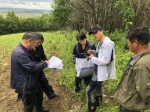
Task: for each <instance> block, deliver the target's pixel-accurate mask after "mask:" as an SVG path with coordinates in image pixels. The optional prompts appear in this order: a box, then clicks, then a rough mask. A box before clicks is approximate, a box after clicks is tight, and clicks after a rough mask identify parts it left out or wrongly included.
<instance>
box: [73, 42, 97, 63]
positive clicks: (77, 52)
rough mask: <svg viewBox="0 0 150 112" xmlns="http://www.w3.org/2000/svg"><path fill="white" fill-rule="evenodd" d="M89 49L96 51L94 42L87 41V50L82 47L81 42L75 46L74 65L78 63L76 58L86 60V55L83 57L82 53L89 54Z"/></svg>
mask: <svg viewBox="0 0 150 112" xmlns="http://www.w3.org/2000/svg"><path fill="white" fill-rule="evenodd" d="M89 49H91V50H96V47H95V45H94V44H93V43H92V42H89V41H86V45H85V49H82V45H81V44H80V43H79V42H77V43H76V44H75V46H74V49H73V60H74V63H75V61H76V58H86V57H85V56H84V55H82V54H80V53H87V51H88V50H89Z"/></svg>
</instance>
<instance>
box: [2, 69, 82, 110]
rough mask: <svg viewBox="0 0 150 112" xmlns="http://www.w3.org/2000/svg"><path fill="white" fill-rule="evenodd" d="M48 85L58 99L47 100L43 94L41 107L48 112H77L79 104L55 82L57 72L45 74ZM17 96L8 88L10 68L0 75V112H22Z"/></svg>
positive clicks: (21, 105)
mask: <svg viewBox="0 0 150 112" xmlns="http://www.w3.org/2000/svg"><path fill="white" fill-rule="evenodd" d="M45 74H46V76H47V78H48V80H49V82H50V84H51V85H52V86H53V88H54V90H55V92H56V93H58V94H59V97H58V98H54V99H51V100H49V99H47V97H46V95H45V94H44V99H43V106H44V107H47V108H49V110H50V111H49V112H79V110H78V109H79V108H80V107H81V104H80V103H79V101H78V100H77V99H75V98H74V96H72V95H71V94H70V92H69V91H68V90H67V89H66V88H65V87H63V86H61V85H59V84H58V82H57V81H56V80H55V77H56V76H57V72H56V71H55V70H50V71H47V72H45ZM16 98H17V94H16V93H15V92H14V90H12V89H11V88H10V67H7V69H6V70H5V71H3V72H1V73H0V112H23V104H22V101H21V100H20V101H16Z"/></svg>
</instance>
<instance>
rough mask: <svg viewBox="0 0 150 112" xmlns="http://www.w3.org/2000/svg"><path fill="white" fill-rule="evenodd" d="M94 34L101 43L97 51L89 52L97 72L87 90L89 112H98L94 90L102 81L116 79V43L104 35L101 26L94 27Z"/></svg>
mask: <svg viewBox="0 0 150 112" xmlns="http://www.w3.org/2000/svg"><path fill="white" fill-rule="evenodd" d="M91 34H93V37H94V39H95V40H97V41H99V43H98V45H97V50H96V51H93V50H88V53H89V54H91V55H90V56H87V58H89V59H90V60H91V61H92V62H93V63H94V64H95V65H97V66H95V67H96V69H95V70H96V71H95V74H93V78H92V80H91V82H90V83H89V85H88V86H87V88H86V95H87V99H88V108H89V109H88V110H89V112H94V111H96V106H97V101H96V100H95V98H94V95H93V90H94V89H95V88H96V87H98V86H99V85H100V84H101V82H102V81H105V80H108V79H114V78H116V67H115V49H114V42H113V41H112V40H111V39H110V38H109V37H107V36H105V35H104V32H103V28H102V27H101V26H94V27H93V28H92V29H91V30H90V32H89V35H91Z"/></svg>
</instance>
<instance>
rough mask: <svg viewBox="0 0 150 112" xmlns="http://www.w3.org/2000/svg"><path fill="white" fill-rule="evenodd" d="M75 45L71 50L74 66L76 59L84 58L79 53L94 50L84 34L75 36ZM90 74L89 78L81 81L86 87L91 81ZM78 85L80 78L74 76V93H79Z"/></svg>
mask: <svg viewBox="0 0 150 112" xmlns="http://www.w3.org/2000/svg"><path fill="white" fill-rule="evenodd" d="M76 38H77V41H78V42H77V43H76V44H75V46H74V49H73V59H74V64H75V63H76V58H86V57H85V55H82V54H81V53H87V50H89V49H91V50H95V49H96V47H95V45H94V44H93V43H91V42H89V41H87V40H86V35H85V34H84V33H79V34H78V35H77V37H76ZM91 77H92V74H91V75H90V76H86V77H83V80H84V82H85V84H86V85H88V84H89V82H90V80H91ZM80 84H81V78H80V77H77V76H75V92H79V91H80Z"/></svg>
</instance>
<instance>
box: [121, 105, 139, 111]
mask: <svg viewBox="0 0 150 112" xmlns="http://www.w3.org/2000/svg"><path fill="white" fill-rule="evenodd" d="M119 112H141V111H136V110H128V109H126V108H123V107H122V106H120V111H119Z"/></svg>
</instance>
